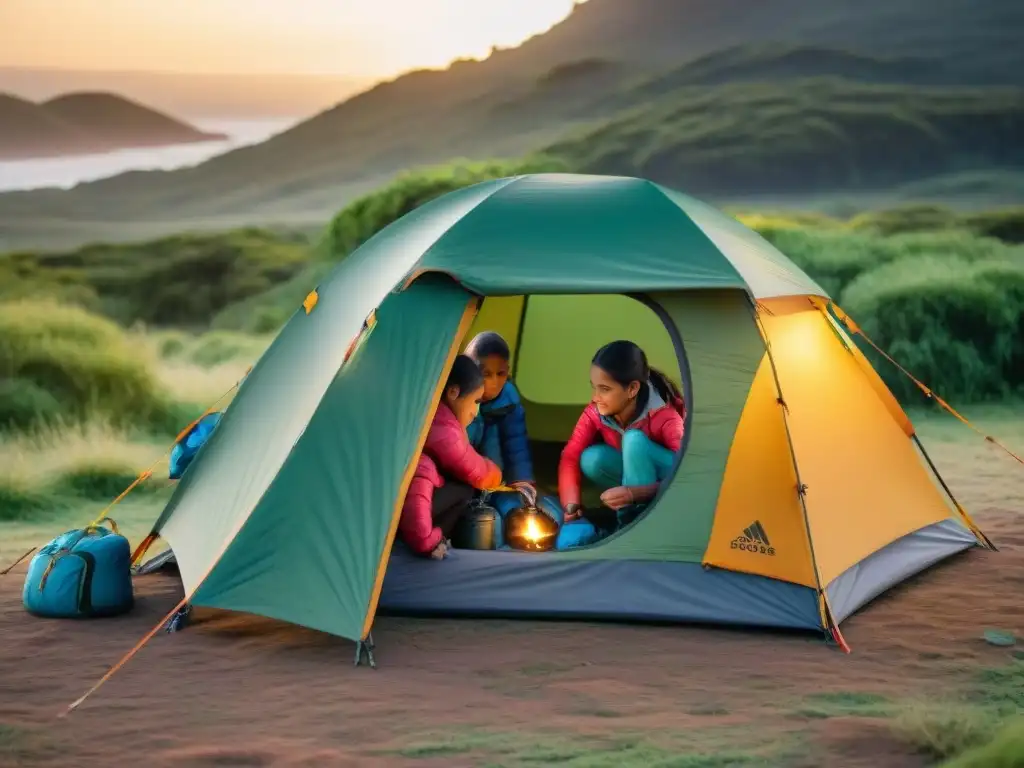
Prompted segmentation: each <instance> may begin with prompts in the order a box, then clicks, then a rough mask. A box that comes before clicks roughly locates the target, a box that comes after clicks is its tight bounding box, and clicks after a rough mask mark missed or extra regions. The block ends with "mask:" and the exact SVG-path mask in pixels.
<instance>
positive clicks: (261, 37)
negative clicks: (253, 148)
mask: <svg viewBox="0 0 1024 768" xmlns="http://www.w3.org/2000/svg"><path fill="white" fill-rule="evenodd" d="M572 5H573V0H0V67H4V66H6V67H11V66H16V67H55V68H66V69H80V70H134V71H170V72H197V73H198V72H203V73H258V74H263V73H267V74H269V73H274V74H344V75H357V76H371V77H373V76H382V77H383V76H389V75H393V74H397V73H399V72H401V71H404V70H408V69H412V68H416V67H433V66H443V65H445V64H447V63H448V62H449V61H451V60H452V59H454V58H458V57H463V56H474V57H480V56H484V55H486V54H487V52H488V51H489V50H490V48H491V46H492V45H499V46H503V47H508V46H512V45H516V44H518V43H520V42H521V41H522V40H524V39H525V38H527V37H529V36H530V35H532V34H535V33H537V32H542V31H544V30H546V29H547V28H549V27H550V26H551V25H552V24H554V23H556V22H557V21H559V20H560V19H562V18H563V17H564V16H565V15H566V14H567V13H568V12H569V11H570V10H571V8H572Z"/></svg>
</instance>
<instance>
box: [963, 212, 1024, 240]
mask: <svg viewBox="0 0 1024 768" xmlns="http://www.w3.org/2000/svg"><path fill="white" fill-rule="evenodd" d="M964 224H965V225H966V226H967V227H969V228H970V229H971V231H973V232H977V233H978V234H979V235H984V236H986V237H995V238H998V239H1000V240H1005V241H1006V242H1008V243H1024V208H1010V209H1007V210H1002V211H988V212H985V213H977V214H973V215H971V216H966V217H964Z"/></svg>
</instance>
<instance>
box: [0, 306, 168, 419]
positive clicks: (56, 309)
mask: <svg viewBox="0 0 1024 768" xmlns="http://www.w3.org/2000/svg"><path fill="white" fill-rule="evenodd" d="M148 358H149V356H148V355H147V354H146V349H145V348H143V347H139V346H134V347H133V346H131V345H130V344H129V340H128V337H127V336H126V335H125V333H124V332H123V331H122V330H121V329H120V328H118V327H117V326H116V325H114V323H112V322H110V321H109V320H105V319H103V318H101V317H97V316H96V315H92V314H90V313H88V312H86V311H85V310H83V309H79V308H76V307H68V306H60V305H58V304H55V303H51V302H29V301H21V302H11V303H7V304H0V380H5V381H6V382H8V383H7V385H6V386H7V389H8V392H13V393H16V398H11V399H10V400H6V399H5V402H7V406H6V407H7V408H8V409H10V410H11V411H12V412H14V411H16V412H17V415H15V416H14V417H13V418H14V419H16V420H18V421H19V422H20V423H21V424H22V425H25V426H29V425H33V424H38V423H40V422H46V421H52V420H53V419H54V417H55V416H56V415H57V414H56V413H54V402H56V403H59V408H60V415H61V416H63V417H65V418H70V419H72V420H81V419H84V418H86V417H88V416H90V415H93V414H102V415H104V416H105V417H108V418H111V419H113V420H115V421H120V422H123V423H135V424H138V423H150V422H153V421H156V422H162V421H163V420H165V418H166V417H167V413H168V409H169V404H168V403H167V401H166V399H165V398H164V397H163V395H162V393H161V392H160V391H159V390H158V388H157V386H156V382H155V380H154V379H153V377H152V375H151V374H150V371H149V368H148V363H149V359H148Z"/></svg>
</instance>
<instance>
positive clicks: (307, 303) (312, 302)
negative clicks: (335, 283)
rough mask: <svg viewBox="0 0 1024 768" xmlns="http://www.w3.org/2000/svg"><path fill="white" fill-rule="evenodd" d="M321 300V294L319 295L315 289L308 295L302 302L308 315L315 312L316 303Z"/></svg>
mask: <svg viewBox="0 0 1024 768" xmlns="http://www.w3.org/2000/svg"><path fill="white" fill-rule="evenodd" d="M319 299H320V294H319V293H317V292H316V289H315V288H314V289H313V290H312V291H310V292H309V293H308V294H307V295H306V298H305V299H303V300H302V308H303V309H304V310H306V314H307V315H308V314H309V313H310V312H312V311H313V307H315V306H316V303H317V301H318V300H319Z"/></svg>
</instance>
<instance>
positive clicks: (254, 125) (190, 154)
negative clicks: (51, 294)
mask: <svg viewBox="0 0 1024 768" xmlns="http://www.w3.org/2000/svg"><path fill="white" fill-rule="evenodd" d="M190 122H191V124H192V125H194V126H196V127H197V128H199V129H200V130H203V131H209V132H213V133H224V134H227V135H228V136H229V138H228V139H227V140H226V141H204V142H201V143H198V144H177V145H174V146H170V147H159V148H152V147H148V148H144V149H123V150H120V151H118V152H108V153H106V154H101V155H76V156H75V157H65V158H46V159H41V160H17V161H11V162H0V192H8V191H11V190H15V189H35V188H37V187H73V186H74V185H75V184H79V183H81V182H83V181H94V180H96V179H102V178H106V177H107V176H115V175H117V174H119V173H124V172H125V171H145V170H158V169H162V170H171V169H173V168H182V167H186V166H190V165H196V164H197V163H201V162H203V161H204V160H207V159H209V158H211V157H213V156H214V155H219V154H222V153H223V152H227V151H228V150H229V149H234V148H235V147H240V146H244V145H246V144H255V143H258V142H260V141H264V140H265V139H268V138H270V137H271V136H273V135H274V134H275V133H280V132H281V131H283V130H286V129H287V128H290V127H291V126H292V125H294V124H295V122H296V121H295V120H280V119H278V120H242V121H239V120H234V121H231V120H227V121H225V120H220V121H218V120H193V121H190Z"/></svg>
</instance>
